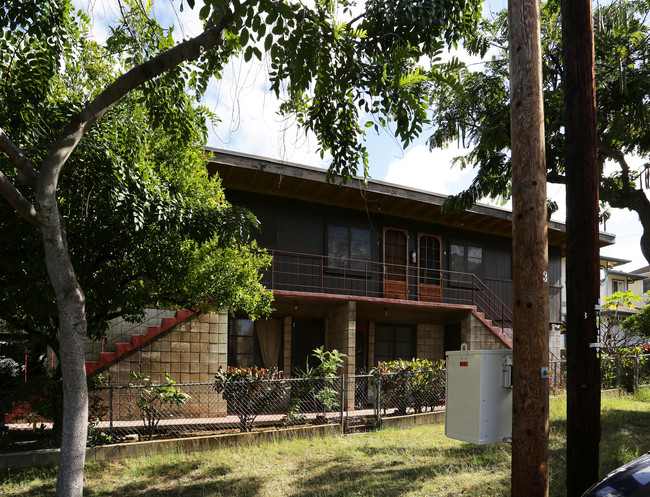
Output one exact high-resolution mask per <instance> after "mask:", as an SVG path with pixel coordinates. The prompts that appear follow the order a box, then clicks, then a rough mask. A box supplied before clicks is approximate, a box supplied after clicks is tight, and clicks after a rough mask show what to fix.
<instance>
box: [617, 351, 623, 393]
mask: <svg viewBox="0 0 650 497" xmlns="http://www.w3.org/2000/svg"><path fill="white" fill-rule="evenodd" d="M621 369H622V364H621V356H620V355H617V356H616V389H617V390H618V393H619V395H620V393H621Z"/></svg>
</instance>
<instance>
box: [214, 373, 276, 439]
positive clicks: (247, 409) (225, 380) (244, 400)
mask: <svg viewBox="0 0 650 497" xmlns="http://www.w3.org/2000/svg"><path fill="white" fill-rule="evenodd" d="M283 377H284V375H283V373H282V372H281V371H278V370H277V369H276V368H271V369H264V368H257V367H252V368H237V367H234V366H228V368H226V369H223V368H222V367H219V371H217V374H216V375H215V379H214V389H215V390H216V391H217V393H220V394H222V395H223V398H224V399H226V401H227V402H228V412H231V413H234V414H236V415H237V416H238V417H239V423H240V428H241V431H242V432H249V431H252V429H253V422H254V421H255V418H257V416H258V414H260V412H262V411H263V410H265V409H269V407H270V406H272V405H274V403H277V402H279V401H282V400H283V399H284V397H285V392H286V389H287V386H286V384H285V383H284V382H283V381H280V380H282V378H283Z"/></svg>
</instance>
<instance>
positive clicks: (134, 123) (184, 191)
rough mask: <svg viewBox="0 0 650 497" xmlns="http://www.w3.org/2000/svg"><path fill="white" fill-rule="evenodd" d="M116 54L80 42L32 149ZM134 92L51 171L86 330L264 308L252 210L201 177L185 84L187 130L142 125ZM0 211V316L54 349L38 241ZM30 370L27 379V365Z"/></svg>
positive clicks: (147, 120) (7, 210) (201, 121)
mask: <svg viewBox="0 0 650 497" xmlns="http://www.w3.org/2000/svg"><path fill="white" fill-rule="evenodd" d="M114 64H115V60H114V58H113V57H111V56H110V54H109V53H107V52H106V51H105V50H103V49H102V48H101V47H99V46H97V45H96V44H95V43H92V42H86V43H84V45H83V47H82V50H81V51H80V54H79V58H77V59H76V60H70V61H68V64H67V66H66V71H65V73H63V74H61V75H59V76H58V77H57V78H53V80H52V83H53V89H52V93H51V94H50V95H49V98H48V100H47V101H46V102H41V104H40V105H41V106H42V107H43V113H44V114H45V113H47V123H48V127H46V128H45V129H44V130H43V132H41V133H39V134H38V135H37V136H35V137H33V139H32V140H33V141H31V142H29V143H25V144H24V146H23V151H25V152H27V153H30V154H31V153H33V154H37V153H38V151H39V150H41V149H43V148H45V147H46V145H47V143H49V142H51V141H53V140H54V138H55V137H53V136H52V134H51V132H49V131H50V130H54V129H58V128H59V127H60V126H61V125H62V124H63V120H64V119H66V116H67V115H69V114H70V112H71V109H73V108H74V107H75V106H77V105H79V104H80V102H82V101H83V97H84V94H85V92H87V91H88V89H87V88H86V86H85V85H84V83H85V82H87V81H93V83H94V85H97V86H101V83H102V82H104V83H108V82H109V81H111V80H112V79H114V78H115V75H114V74H113V71H114V69H113V66H114ZM141 98H142V93H141V92H139V91H134V92H132V93H131V94H129V95H128V96H126V97H125V98H123V99H122V100H120V101H119V102H118V103H117V104H116V105H115V106H113V107H112V108H111V109H110V110H109V112H107V114H106V115H105V116H104V119H102V120H101V121H100V122H99V123H98V125H97V126H95V127H94V128H92V129H91V130H90V131H89V132H88V134H87V136H86V139H85V140H83V141H82V142H81V143H80V145H79V146H78V147H77V150H76V151H75V154H74V155H73V156H72V157H71V158H70V160H69V165H70V166H71V167H69V168H67V169H66V170H65V171H64V173H63V174H62V176H61V179H60V183H59V202H60V205H61V208H62V209H63V210H64V212H65V220H66V236H67V240H68V244H69V253H70V258H71V260H72V263H73V265H74V267H75V269H76V274H77V278H78V280H79V282H80V284H81V285H82V288H84V291H85V294H86V296H87V304H86V308H85V316H86V320H87V323H88V330H87V334H88V336H89V337H90V338H92V339H100V338H102V337H103V335H104V333H105V331H106V329H107V326H108V321H109V320H111V319H113V318H116V317H122V318H124V319H126V320H128V321H133V322H135V321H138V320H141V319H142V318H143V317H144V309H145V308H147V307H158V308H177V307H180V308H199V309H202V310H209V309H210V308H211V307H212V306H214V307H217V308H223V307H225V306H229V307H230V308H232V309H243V310H246V311H247V312H248V313H249V314H251V315H252V316H258V315H260V314H263V313H265V312H268V310H269V304H270V301H271V293H270V292H268V291H266V290H264V289H263V287H262V286H261V284H260V282H259V278H260V275H259V272H258V269H261V268H263V267H264V266H265V264H266V262H267V261H268V257H267V256H266V255H265V254H264V253H263V252H260V251H258V250H257V249H256V248H255V246H254V245H252V244H249V243H248V242H247V241H246V239H245V237H244V233H245V231H246V228H250V227H251V226H250V225H254V224H255V222H254V221H255V220H254V218H252V217H250V214H248V213H246V212H245V211H242V210H239V209H237V208H235V207H233V206H231V205H229V204H228V203H227V202H226V201H225V198H224V195H223V191H222V189H221V186H220V184H219V181H218V179H217V178H209V177H208V174H207V170H206V168H205V160H206V157H205V155H204V152H203V150H204V148H203V144H204V140H205V116H204V113H203V112H202V110H201V109H200V108H199V109H197V110H195V109H194V108H193V107H192V106H191V105H190V99H189V97H185V96H183V98H184V99H185V102H184V110H183V116H181V117H180V119H182V120H183V121H184V126H185V130H186V132H184V133H182V134H180V135H178V136H176V135H174V134H172V133H170V132H168V131H167V130H165V129H163V128H162V127H161V126H152V125H151V114H150V112H149V111H148V109H147V108H146V106H145V105H144V104H143V103H141V102H140V101H139V100H140V99H141ZM161 98H163V97H161ZM180 119H179V120H180ZM2 160H3V159H0V162H1V161H2ZM0 217H1V218H2V219H4V220H6V221H5V222H4V223H3V224H4V226H5V227H6V228H7V229H8V230H9V231H10V232H12V233H14V234H15V235H16V238H17V240H16V243H12V244H3V245H2V246H1V247H0V281H1V282H2V285H1V287H0V296H1V297H2V298H1V299H0V317H1V318H2V319H3V320H4V321H5V323H6V326H7V327H9V328H10V329H11V330H13V331H14V332H15V334H16V335H19V334H21V333H22V334H24V333H25V332H28V336H29V340H30V341H31V345H30V347H31V348H34V349H36V350H38V349H39V348H43V347H44V346H49V347H51V348H52V350H54V351H55V353H56V354H57V356H58V355H59V352H60V349H59V342H58V329H59V326H58V315H57V307H56V301H55V295H54V292H53V290H52V286H51V284H50V283H49V280H48V277H47V273H46V268H45V266H44V265H43V262H42V261H43V258H44V253H43V244H42V241H40V240H39V239H38V236H37V233H35V232H34V230H33V229H32V228H31V227H30V226H29V225H28V224H27V223H25V222H24V221H23V220H21V219H20V218H18V217H16V216H15V215H14V214H13V212H12V209H11V206H10V205H8V204H7V203H2V204H0ZM35 339H36V342H34V340H35ZM39 344H41V345H40V346H39ZM59 363H60V361H59ZM42 373H43V374H44V373H45V371H43V372H42ZM60 373H61V371H60V368H57V370H56V371H55V372H54V376H53V377H52V380H53V381H52V388H53V389H55V390H57V391H58V390H59V389H60V388H61V382H60V381H59V380H60ZM47 378H49V372H48V376H47ZM29 379H30V381H32V380H37V379H36V378H35V375H34V374H30V377H29ZM39 384H40V383H39ZM21 392H22V393H25V394H26V393H27V390H25V389H21ZM49 397H50V398H51V399H58V400H61V399H62V395H56V396H49ZM47 418H48V419H50V420H52V421H54V424H55V432H58V430H59V428H60V424H61V421H62V419H63V416H62V405H59V408H58V409H49V410H48V413H47Z"/></svg>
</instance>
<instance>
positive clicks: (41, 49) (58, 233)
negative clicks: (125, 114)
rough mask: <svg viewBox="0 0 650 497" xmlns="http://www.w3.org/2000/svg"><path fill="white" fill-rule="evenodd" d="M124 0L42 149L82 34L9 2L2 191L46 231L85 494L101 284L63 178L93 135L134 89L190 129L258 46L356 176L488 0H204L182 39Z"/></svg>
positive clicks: (401, 124)
mask: <svg viewBox="0 0 650 497" xmlns="http://www.w3.org/2000/svg"><path fill="white" fill-rule="evenodd" d="M120 5H121V6H122V7H123V9H122V10H123V11H124V13H125V16H124V17H125V19H124V22H122V23H121V24H120V25H115V26H112V36H111V37H110V39H109V40H108V42H107V49H108V50H110V51H111V52H113V53H115V54H116V56H119V57H120V62H121V65H122V67H123V68H124V70H123V71H122V72H121V74H120V75H119V76H118V77H116V78H115V79H114V81H112V82H111V83H110V84H106V85H102V86H101V87H98V88H94V86H93V85H94V83H93V80H92V78H89V79H88V81H87V82H86V87H87V89H88V93H87V95H86V98H84V99H83V101H82V102H78V103H77V104H76V105H74V106H72V107H71V108H70V109H68V111H67V113H66V114H65V115H64V116H62V119H61V120H60V121H56V122H55V123H54V124H53V125H52V126H51V129H50V130H49V131H50V136H51V137H52V140H49V141H47V142H46V143H43V144H42V148H40V149H38V150H34V149H32V148H31V147H26V146H25V145H29V144H30V143H33V142H35V139H37V138H38V137H39V135H40V134H41V132H42V130H43V128H44V127H45V128H47V127H48V126H50V125H49V123H48V120H47V118H48V117H49V116H48V114H47V112H46V110H45V109H44V108H43V106H42V105H41V104H42V103H43V102H47V100H48V96H49V95H50V94H51V92H52V88H53V79H56V78H57V75H59V74H61V73H62V72H64V70H65V66H66V65H67V64H68V63H69V62H70V61H71V60H74V59H75V58H76V57H77V56H78V54H79V52H80V51H81V48H80V43H79V42H80V40H81V39H82V38H83V36H84V34H83V32H82V31H81V30H80V22H79V18H78V16H77V15H76V14H75V12H74V10H73V9H72V6H71V3H70V1H69V0H38V1H37V0H8V1H5V2H4V3H3V4H2V5H1V6H0V31H1V33H2V35H3V36H2V37H0V74H2V81H1V82H0V99H1V100H2V105H0V150H2V152H3V153H4V155H5V156H6V157H7V159H8V160H7V161H5V162H3V163H2V165H1V166H0V167H2V169H1V170H0V171H1V172H0V195H2V196H3V197H4V198H5V200H7V202H8V203H9V204H10V205H11V206H12V207H13V208H14V209H15V211H16V213H17V214H18V215H19V216H20V217H22V218H23V219H24V220H25V221H27V222H28V223H30V224H31V225H32V227H33V228H34V229H35V230H36V232H37V233H38V234H39V235H40V236H41V238H42V241H43V249H42V250H43V256H44V259H45V264H46V267H47V274H48V278H49V280H50V282H51V284H52V288H53V293H54V296H55V300H54V302H55V303H56V307H57V316H58V320H59V323H58V330H59V344H60V358H61V364H62V375H63V389H64V392H63V398H64V424H63V438H62V444H61V456H60V461H59V470H58V471H59V474H58V480H57V493H58V494H59V495H66V496H78V495H81V493H82V488H83V463H84V456H85V441H86V430H87V409H88V405H87V403H88V395H87V389H86V383H85V372H84V350H83V341H84V337H85V336H86V331H87V320H86V313H85V304H86V299H87V298H90V297H91V296H90V295H86V294H85V293H84V291H83V290H82V285H81V283H80V281H79V278H78V276H77V273H76V268H75V266H74V263H73V260H72V258H71V254H70V250H69V249H70V243H69V240H68V239H67V234H66V221H67V219H66V215H67V212H66V210H65V206H64V205H63V204H62V203H61V198H60V196H59V194H60V191H59V185H60V180H61V175H62V173H64V171H67V170H68V169H71V168H72V167H71V163H70V164H68V161H69V160H74V157H75V154H76V153H77V149H78V147H79V146H80V145H81V144H82V142H83V141H84V137H86V135H87V134H88V133H89V132H90V133H92V130H93V128H95V126H101V120H102V117H104V116H105V115H106V114H107V113H108V112H109V111H110V110H111V108H112V107H113V106H114V105H115V104H116V103H117V102H118V101H120V100H121V99H122V98H124V97H126V96H128V95H129V94H131V93H132V92H133V91H134V90H136V89H137V90H138V91H139V92H141V96H140V98H139V100H140V101H141V102H142V103H143V104H144V105H145V107H146V108H147V111H148V116H149V119H150V121H151V124H152V125H153V126H154V127H157V126H162V127H163V129H165V131H166V132H167V133H170V134H171V135H173V136H175V137H178V136H183V135H184V134H186V133H187V126H186V124H187V122H188V121H187V120H186V119H184V118H183V116H184V115H185V114H184V112H183V111H184V110H186V106H185V102H186V100H185V99H184V98H182V96H183V95H184V94H185V93H187V92H191V93H198V94H202V93H203V92H204V91H205V89H206V87H207V84H208V81H209V80H210V78H212V77H215V76H216V77H219V76H220V74H221V71H222V68H223V67H224V64H225V63H226V62H227V61H228V60H229V59H230V58H231V56H232V55H233V54H236V53H243V55H244V59H245V60H249V59H250V58H252V57H257V58H259V59H261V58H262V57H263V53H262V49H263V50H264V52H265V53H266V57H267V59H266V61H267V63H268V67H270V81H271V88H272V90H273V91H274V92H275V93H276V95H278V96H280V93H281V91H280V90H281V89H285V92H286V93H285V94H284V95H283V98H284V100H283V105H282V107H281V110H282V112H283V113H285V114H289V113H293V114H295V115H297V117H298V121H299V123H300V124H302V125H303V127H304V128H306V129H309V130H312V131H314V133H315V134H316V136H317V138H318V139H319V142H320V144H321V146H322V150H323V152H325V151H329V152H330V153H331V155H332V157H333V161H332V165H331V167H332V172H341V173H343V176H344V177H347V178H349V177H350V176H351V175H352V174H353V173H354V172H355V171H356V169H357V167H359V166H361V167H363V168H364V171H365V170H366V168H367V164H368V158H367V152H366V149H365V147H364V145H363V136H364V132H363V129H362V127H361V126H360V123H359V118H360V116H361V115H362V114H361V113H364V115H367V116H369V117H370V119H373V120H376V121H377V122H378V123H379V124H383V123H384V122H386V120H392V122H393V123H394V129H395V131H396V134H397V136H398V137H399V138H400V139H401V140H402V141H403V142H404V143H409V142H410V140H412V139H413V138H414V137H415V136H416V135H417V134H418V133H419V132H420V131H421V129H422V126H423V124H424V123H425V121H426V108H427V105H426V91H425V90H426V89H425V87H424V85H423V84H422V81H423V80H422V74H423V70H422V69H420V68H419V66H418V63H419V61H420V58H421V57H422V56H428V59H429V60H435V59H436V55H437V54H438V53H439V52H440V50H441V49H442V47H443V45H444V44H445V43H447V44H453V43H455V42H457V41H458V40H459V39H460V38H461V37H462V36H464V35H467V34H468V33H470V32H471V31H473V30H474V28H475V25H476V22H477V20H478V19H479V18H480V2H479V1H478V0H464V1H457V0H421V1H417V2H412V1H406V0H392V1H391V2H390V3H388V4H387V3H385V2H380V1H378V0H369V1H368V2H366V5H365V9H363V11H362V13H361V14H360V15H359V16H357V17H352V15H351V14H350V10H351V8H352V7H353V4H352V3H351V2H350V1H349V0H342V1H340V2H334V1H330V0H317V1H316V2H314V3H313V4H311V3H310V4H304V3H302V2H298V1H296V2H293V1H291V0H245V1H243V2H242V1H240V0H234V1H232V2H230V1H225V0H224V1H221V0H219V1H205V2H204V3H203V5H202V6H201V7H200V11H199V12H200V17H201V19H202V20H204V22H205V24H204V28H205V29H204V31H203V32H202V33H200V34H199V35H198V36H196V37H193V38H188V39H185V40H183V41H181V42H180V43H177V44H175V43H174V40H173V37H172V35H171V31H170V30H164V29H162V28H161V27H160V26H159V25H158V24H157V22H156V21H155V19H153V17H152V16H151V14H149V13H148V12H147V11H146V9H143V8H142V6H143V5H142V3H140V2H133V4H130V3H129V2H128V1H127V0H124V1H123V2H121V3H120ZM131 5H132V6H133V8H130V6H131ZM180 6H181V8H185V7H190V8H194V7H195V0H186V1H184V0H180ZM339 13H342V14H345V15H348V19H347V20H342V19H341V18H339V17H337V16H338V15H339ZM93 89H96V91H92V90H93ZM163 96H164V97H165V98H161V97H163ZM143 193H144V191H143ZM134 198H141V197H140V196H139V195H138V196H136V197H134ZM145 205H146V204H145V203H144V202H143V203H142V206H143V207H144V206H145ZM166 233H167V232H166ZM97 277H100V275H97Z"/></svg>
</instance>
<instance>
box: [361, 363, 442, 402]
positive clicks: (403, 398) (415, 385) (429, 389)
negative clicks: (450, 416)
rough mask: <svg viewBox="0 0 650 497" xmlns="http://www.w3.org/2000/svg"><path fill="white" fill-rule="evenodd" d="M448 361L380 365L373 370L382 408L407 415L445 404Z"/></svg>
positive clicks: (371, 372)
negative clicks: (446, 362) (408, 410)
mask: <svg viewBox="0 0 650 497" xmlns="http://www.w3.org/2000/svg"><path fill="white" fill-rule="evenodd" d="M444 370H445V361H444V360H442V359H441V360H439V361H429V360H427V359H413V360H412V361H405V360H403V359H398V360H396V361H388V362H380V363H379V364H378V365H377V367H375V368H373V369H371V370H370V374H371V375H372V376H374V377H375V381H376V382H377V383H378V384H379V385H380V388H381V406H382V407H383V408H384V412H385V411H386V409H389V408H395V409H396V411H395V414H397V415H404V414H406V411H407V409H409V408H411V409H413V412H415V413H420V412H422V411H423V410H426V409H427V408H429V409H431V410H433V408H434V407H436V406H440V405H443V404H444V398H445V393H444V384H445V378H444Z"/></svg>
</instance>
